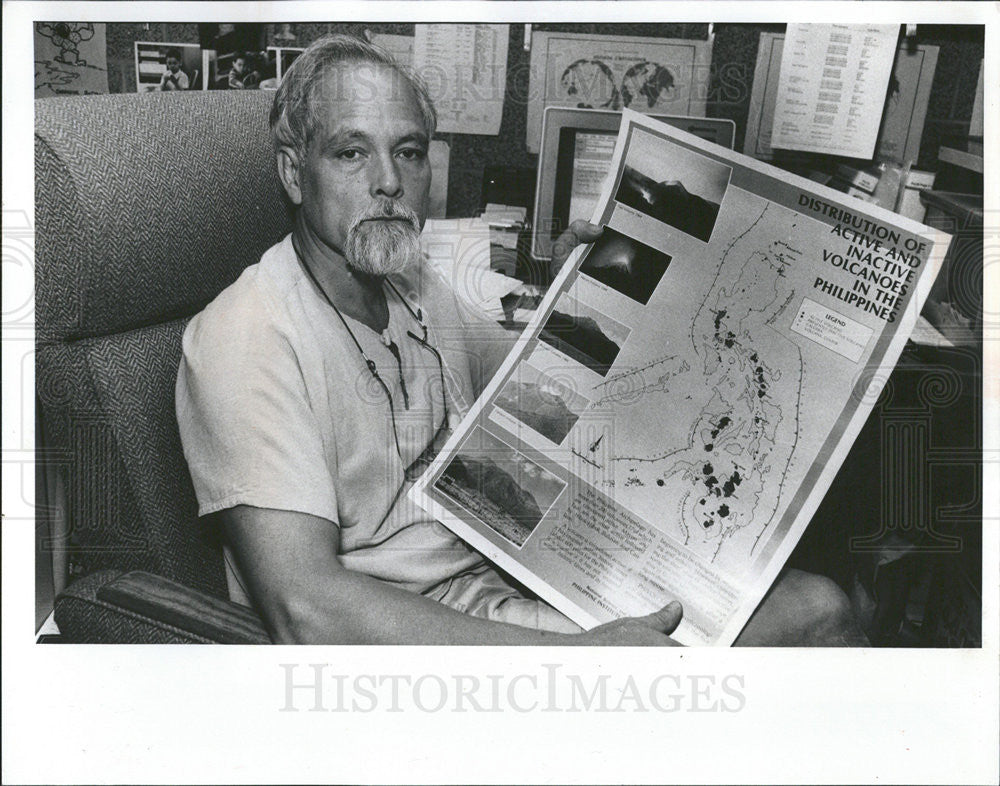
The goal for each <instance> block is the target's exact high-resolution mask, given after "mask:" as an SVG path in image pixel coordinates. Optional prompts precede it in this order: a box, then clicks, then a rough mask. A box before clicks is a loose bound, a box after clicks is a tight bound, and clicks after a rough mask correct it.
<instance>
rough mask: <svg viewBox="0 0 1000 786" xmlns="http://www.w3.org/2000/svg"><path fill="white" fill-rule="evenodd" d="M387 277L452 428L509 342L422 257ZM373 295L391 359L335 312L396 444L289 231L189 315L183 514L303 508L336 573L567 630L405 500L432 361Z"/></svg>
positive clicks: (236, 588) (182, 385) (434, 401)
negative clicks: (331, 538) (331, 535)
mask: <svg viewBox="0 0 1000 786" xmlns="http://www.w3.org/2000/svg"><path fill="white" fill-rule="evenodd" d="M391 280H392V282H393V284H394V285H395V287H396V289H397V290H398V292H399V293H400V295H402V296H403V297H406V298H407V299H408V301H409V302H410V303H411V308H412V309H413V311H416V310H417V308H418V307H419V308H420V310H421V314H422V315H423V317H424V319H425V321H426V324H427V326H428V329H429V332H428V337H427V341H428V343H429V344H430V345H431V346H433V347H434V348H435V349H437V350H438V351H439V352H440V354H441V357H442V360H443V365H444V378H445V396H446V397H447V407H448V410H449V414H450V419H451V421H452V423H453V424H454V423H455V422H457V420H458V419H459V418H461V417H462V416H463V415H465V413H466V412H468V409H469V407H470V405H471V404H472V403H473V402H474V401H475V398H476V396H477V395H478V393H479V392H480V391H481V390H482V388H483V387H484V386H485V383H486V382H487V381H488V380H489V378H490V376H492V374H493V373H494V371H495V370H496V369H497V368H498V366H499V364H500V362H501V361H502V359H503V358H504V357H505V356H506V354H507V352H508V351H509V349H510V346H511V339H510V338H509V337H508V335H507V334H506V333H505V332H504V331H503V330H502V329H501V328H500V327H499V325H497V324H495V323H493V322H491V321H490V320H488V319H487V318H486V317H485V316H484V315H478V314H476V313H474V312H473V311H471V310H470V309H469V308H468V307H466V306H464V305H462V304H461V303H460V302H459V300H458V299H457V298H456V297H455V295H454V294H453V293H452V291H451V290H450V289H449V288H448V286H447V284H446V283H445V282H444V281H443V280H441V279H440V278H439V277H438V276H437V274H435V273H433V272H432V271H431V270H430V268H429V267H428V266H426V265H422V266H418V267H417V268H415V269H414V270H413V271H412V272H408V273H407V274H404V275H398V276H393V277H392V279H391ZM385 291H386V300H387V302H388V306H389V327H388V335H389V337H390V338H391V339H392V341H393V342H394V343H395V344H396V346H397V347H398V349H399V352H400V359H401V363H399V364H397V361H396V358H395V356H394V355H393V354H392V352H391V351H390V349H389V348H388V347H387V346H386V345H385V344H384V343H383V342H382V340H381V337H380V336H379V334H377V333H376V332H375V331H373V330H371V329H370V328H368V327H367V326H366V325H364V324H363V323H360V322H357V321H355V320H352V319H351V318H350V317H347V316H345V319H347V320H348V324H349V325H350V328H351V331H353V333H354V335H355V337H356V338H357V340H358V341H359V342H360V344H361V346H362V348H363V349H364V351H365V353H366V354H367V355H368V357H369V358H371V359H372V360H373V361H374V362H375V364H376V367H377V370H378V373H379V376H380V377H381V379H382V380H383V381H384V382H385V384H386V386H387V387H388V389H389V392H390V394H391V397H392V402H393V410H394V412H395V435H398V439H399V451H398V452H397V447H396V439H395V436H394V429H393V422H392V416H391V414H390V408H389V398H388V397H387V396H386V392H385V390H383V389H382V388H381V386H380V385H378V383H377V382H376V381H375V380H374V379H373V377H372V374H371V372H370V371H369V369H368V368H367V367H366V365H365V363H364V361H363V359H362V357H361V354H360V352H359V351H358V348H357V347H356V346H355V345H354V343H353V341H352V340H351V338H350V336H349V335H348V333H347V331H346V330H345V329H344V326H343V323H341V321H340V319H339V317H338V316H337V314H336V313H335V312H334V311H333V309H332V308H330V306H329V304H328V303H327V302H326V301H325V300H324V299H323V298H322V296H321V295H320V293H319V292H318V290H317V289H316V288H315V285H314V284H313V283H312V281H311V280H310V279H309V278H308V277H307V276H306V274H305V272H304V271H303V270H302V268H301V267H300V265H299V263H298V261H297V259H296V256H295V252H294V249H293V247H292V244H291V236H288V237H286V238H285V239H284V240H282V241H281V242H280V243H278V244H277V245H275V246H274V247H272V248H271V249H269V250H268V251H267V252H266V253H265V254H264V256H263V257H262V259H261V261H260V263H258V264H256V265H252V266H250V267H249V268H247V269H246V270H245V271H244V272H243V273H242V275H241V276H240V278H239V279H238V280H237V281H236V282H235V283H233V284H232V285H231V286H230V287H228V288H227V289H226V290H224V291H223V292H222V293H221V294H220V295H219V296H218V297H217V298H216V299H215V300H214V301H213V302H212V303H211V304H210V305H209V306H208V307H207V308H206V309H205V310H204V311H203V312H202V313H200V314H198V315H197V316H196V317H195V318H194V319H192V320H191V323H190V324H189V325H188V328H187V330H186V331H185V333H184V342H183V358H182V360H181V365H180V370H179V374H178V379H177V390H176V404H177V420H178V424H179V426H180V433H181V440H182V442H183V445H184V455H185V457H186V458H187V462H188V466H189V468H190V471H191V477H192V480H193V481H194V488H195V493H196V495H197V498H198V508H199V514H200V515H203V516H204V515H208V514H210V513H214V512H217V511H220V510H225V509H227V508H231V507H234V506H237V505H250V506H254V507H261V508H272V509H277V510H289V511H295V512H301V513H308V514H312V515H314V516H318V517H320V518H324V519H327V520H329V521H331V522H333V523H334V524H336V525H337V526H338V527H339V529H340V559H341V562H342V563H343V565H344V566H345V567H346V568H348V569H350V570H356V571H359V572H361V573H365V574H367V575H369V576H373V577H375V578H378V579H381V580H383V581H387V582H390V583H392V584H395V585H397V586H400V587H403V588H406V589H408V590H411V591H413V592H419V593H421V594H424V595H427V596H428V597H431V598H434V599H435V600H439V601H441V602H443V603H446V604H448V605H449V606H452V607H453V608H457V609H459V610H461V611H465V612H468V613H470V614H476V615H478V616H484V617H488V618H492V619H501V620H504V621H509V622H515V623H517V624H522V625H527V626H530V627H542V628H547V629H555V630H566V631H571V630H578V628H577V627H576V626H575V625H573V623H571V622H570V621H569V620H567V619H566V618H565V617H563V616H562V615H561V614H559V613H558V612H555V611H554V610H553V609H551V607H549V606H547V605H545V604H541V603H538V602H536V601H533V600H526V599H524V598H522V597H521V596H520V595H519V594H518V593H517V591H516V590H514V589H512V588H511V587H510V586H509V585H507V584H506V583H505V582H504V581H503V579H501V578H500V576H499V575H498V574H497V573H496V572H495V571H494V570H493V569H492V568H491V567H490V566H489V565H488V564H487V563H486V562H485V561H484V559H483V557H482V556H481V555H480V554H479V553H478V552H476V551H474V550H472V549H471V548H469V547H468V546H467V545H466V544H465V543H464V542H463V541H462V540H460V539H459V538H458V537H457V536H456V535H454V534H453V533H452V532H451V531H450V530H448V529H447V528H445V527H444V526H442V525H441V524H440V523H438V522H437V521H435V520H434V519H433V518H431V517H430V516H429V515H428V514H427V513H425V512H424V511H423V510H422V509H421V508H420V507H419V506H416V505H414V504H413V503H412V502H410V501H409V500H408V499H407V497H406V492H407V490H408V489H409V487H410V485H411V483H410V482H409V481H408V480H406V477H405V474H404V472H405V468H406V467H409V466H410V465H411V464H412V463H413V462H414V461H415V460H416V459H417V458H418V457H419V456H421V454H425V451H427V450H428V448H430V447H431V442H432V440H433V439H434V437H435V435H437V436H438V443H437V444H436V445H435V447H440V444H443V441H442V440H441V436H442V430H441V426H442V424H443V422H444V403H445V402H444V398H443V397H442V394H441V381H440V380H441V365H440V364H439V363H438V361H437V359H436V357H435V356H434V354H433V353H432V352H431V351H430V350H429V349H428V348H427V347H425V346H423V345H422V344H421V343H420V342H418V341H416V340H414V339H413V338H411V337H410V336H409V335H407V333H408V331H412V332H413V333H414V334H416V335H417V336H422V335H423V330H422V328H421V326H420V325H419V323H418V322H417V320H416V318H415V317H414V316H413V314H411V313H410V311H409V310H408V309H407V308H406V307H405V305H404V304H403V303H402V301H401V300H400V299H399V297H398V296H397V295H396V293H395V292H394V291H393V290H392V289H391V288H389V287H386V290H385ZM400 369H401V371H400ZM400 374H402V379H403V381H402V383H401V382H400ZM404 386H405V388H406V394H405V396H404V392H403V387H404ZM407 399H408V404H409V406H408V407H407V406H406V405H407ZM445 431H446V430H445ZM400 453H401V454H402V458H401V457H400ZM226 564H227V578H228V580H229V589H230V596H231V597H232V599H233V600H235V601H237V602H241V603H244V604H247V605H249V603H250V600H249V596H248V593H247V591H246V587H245V582H244V581H243V580H242V578H241V577H240V575H239V572H238V569H237V568H236V566H235V562H234V560H233V559H232V558H231V556H230V555H229V554H228V552H227V559H226Z"/></svg>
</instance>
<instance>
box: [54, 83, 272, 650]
mask: <svg viewBox="0 0 1000 786" xmlns="http://www.w3.org/2000/svg"><path fill="white" fill-rule="evenodd" d="M271 99H272V95H271V94H270V93H260V92H257V91H248V92H237V91H231V92H230V91H227V92H202V91H189V92H184V93H163V94H160V93H150V94H140V95H108V96H86V97H60V98H46V99H39V100H37V101H36V102H35V178H36V179H35V217H36V230H37V237H36V255H35V261H36V273H35V275H36V279H35V283H36V291H35V295H36V400H37V406H38V407H39V408H40V412H39V414H40V417H39V422H40V429H39V434H40V435H41V436H40V441H39V444H38V445H37V446H36V447H37V459H38V467H39V470H40V471H42V472H44V473H54V476H55V479H56V481H57V483H58V484H60V485H61V486H62V488H63V490H64V494H63V495H64V497H65V510H64V516H65V521H66V524H67V526H66V528H65V529H66V530H67V531H65V532H62V533H57V534H56V535H55V536H54V537H53V538H52V539H51V541H50V543H48V544H46V545H47V546H48V547H49V549H50V550H51V551H63V552H66V551H68V552H69V554H70V562H71V564H72V567H73V571H74V575H75V576H77V578H76V580H75V581H73V582H72V583H70V585H69V586H68V587H67V588H66V590H65V591H64V592H62V593H61V594H60V595H59V596H58V597H57V599H56V602H55V619H56V623H57V625H58V626H59V629H60V632H61V633H62V635H63V637H64V639H65V640H66V641H70V642H129V643H139V642H150V643H166V642H226V643H266V642H269V641H270V638H269V636H268V634H267V632H266V631H265V629H264V627H263V625H262V624H261V621H260V619H259V618H258V617H257V616H256V614H254V613H253V612H252V611H251V610H250V609H247V608H246V607H243V606H238V605H236V604H233V603H230V602H229V601H228V599H227V591H226V582H225V574H224V569H223V560H222V551H221V545H220V543H219V541H218V534H217V533H212V532H211V531H209V530H208V528H206V527H204V525H202V524H201V523H199V520H198V517H197V505H196V502H195V496H194V490H193V488H192V485H191V480H190V477H189V475H188V470H187V466H186V464H185V462H184V457H183V454H182V452H181V445H180V438H179V435H178V429H177V422H176V418H175V414H174V383H175V380H176V374H177V367H178V363H179V361H180V354H181V336H182V334H183V332H184V328H185V326H186V325H187V322H188V320H189V319H190V317H191V316H193V315H194V314H196V313H197V312H198V311H200V310H201V309H202V308H203V307H204V306H205V305H206V304H207V303H208V302H209V301H211V300H212V299H213V298H214V297H215V296H216V295H217V294H218V293H219V292H220V291H221V290H222V289H223V288H225V287H226V286H228V285H229V284H230V283H231V282H232V281H234V280H235V279H236V278H237V276H238V275H239V274H240V272H241V271H242V270H243V269H244V268H245V267H246V266H247V265H250V264H252V263H254V262H256V261H257V260H258V259H259V258H260V256H261V254H262V253H263V252H264V251H265V250H266V249H267V248H269V247H270V246H271V245H273V244H274V243H275V242H276V241H278V240H279V239H280V238H281V237H282V236H283V235H284V234H285V233H286V232H288V231H289V230H290V228H291V222H290V216H289V213H288V211H287V209H286V207H285V201H284V193H283V191H282V189H281V186H280V184H279V182H278V179H277V175H276V173H275V165H274V156H273V153H272V149H271V143H270V138H269V132H268V126H267V113H268V109H269V106H270V101H271ZM49 556H50V554H48V553H44V552H43V553H40V554H39V555H38V558H39V559H46V558H49Z"/></svg>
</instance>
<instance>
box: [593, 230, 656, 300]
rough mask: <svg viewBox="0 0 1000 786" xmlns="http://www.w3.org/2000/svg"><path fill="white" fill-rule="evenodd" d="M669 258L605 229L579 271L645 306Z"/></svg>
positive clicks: (620, 234)
mask: <svg viewBox="0 0 1000 786" xmlns="http://www.w3.org/2000/svg"><path fill="white" fill-rule="evenodd" d="M670 259H671V257H670V255H669V254H664V253H663V252H662V251H657V250H656V249H655V248H653V247H652V246H647V245H646V244H645V243H640V242H639V241H638V240H636V239H635V238H631V237H629V236H628V235H623V234H622V233H621V232H616V231H615V230H614V229H612V228H611V227H605V228H604V232H603V233H602V234H601V236H600V238H598V239H597V242H595V243H594V245H593V248H591V249H590V251H588V252H587V256H585V257H584V259H583V262H582V263H581V264H580V272H581V273H583V274H584V275H586V276H589V277H590V278H592V279H594V280H595V281H600V282H601V283H602V284H604V285H606V286H609V287H611V288H612V289H614V290H616V291H617V292H621V293H622V294H623V295H625V296H626V297H628V298H631V299H632V300H634V301H636V302H637V303H642V305H646V304H647V303H648V302H649V298H650V297H651V296H652V294H653V290H655V289H656V286H657V284H659V283H660V279H661V278H663V274H664V273H666V272H667V266H668V265H670Z"/></svg>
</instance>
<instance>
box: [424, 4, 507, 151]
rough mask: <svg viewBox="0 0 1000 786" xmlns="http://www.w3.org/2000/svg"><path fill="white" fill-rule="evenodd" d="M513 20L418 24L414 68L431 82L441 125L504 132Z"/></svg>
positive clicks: (460, 131)
mask: <svg viewBox="0 0 1000 786" xmlns="http://www.w3.org/2000/svg"><path fill="white" fill-rule="evenodd" d="M509 27H510V26H509V25H483V24H474V25H459V24H448V25H417V26H416V33H415V35H414V39H413V68H414V69H415V70H416V71H417V73H418V74H420V76H421V77H423V79H424V81H425V82H426V83H427V88H428V90H429V91H430V94H431V98H432V99H433V101H434V106H435V108H436V109H437V116H438V125H437V130H438V131H441V132H442V133H455V134H492V135H496V134H499V133H500V119H501V116H502V115H503V98H504V91H505V90H506V89H507V44H508V38H509V32H508V31H509Z"/></svg>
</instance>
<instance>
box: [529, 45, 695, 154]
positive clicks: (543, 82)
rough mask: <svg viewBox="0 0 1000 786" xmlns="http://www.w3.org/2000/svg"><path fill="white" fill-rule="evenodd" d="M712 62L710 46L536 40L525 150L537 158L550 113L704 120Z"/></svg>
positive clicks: (533, 53)
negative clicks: (630, 112) (561, 109)
mask: <svg viewBox="0 0 1000 786" xmlns="http://www.w3.org/2000/svg"><path fill="white" fill-rule="evenodd" d="M711 62H712V42H711V41H710V40H706V41H702V40H695V39H675V38H647V37H643V36H612V35H588V34H585V33H553V32H546V31H540V32H536V33H533V34H532V37H531V63H530V70H529V74H528V81H529V84H528V108H527V135H526V140H525V141H526V145H527V148H528V151H529V152H531V153H537V152H538V149H539V145H540V142H541V136H542V116H543V115H544V112H545V107H548V106H567V107H576V108H580V109H605V110H610V111H619V110H621V109H625V108H630V109H634V110H636V111H639V112H643V113H645V114H651V115H683V116H687V117H704V116H705V103H706V100H707V97H708V88H709V76H710V74H711Z"/></svg>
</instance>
